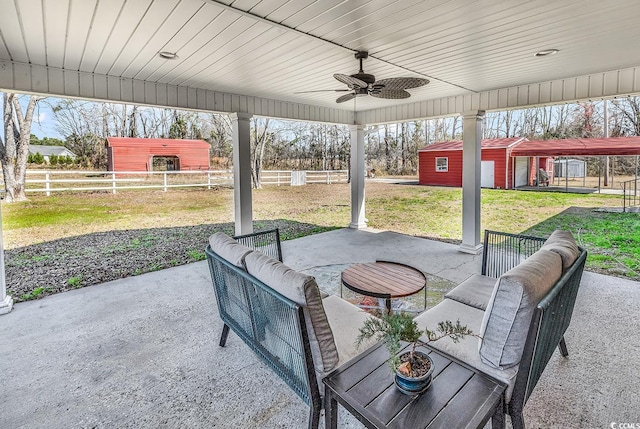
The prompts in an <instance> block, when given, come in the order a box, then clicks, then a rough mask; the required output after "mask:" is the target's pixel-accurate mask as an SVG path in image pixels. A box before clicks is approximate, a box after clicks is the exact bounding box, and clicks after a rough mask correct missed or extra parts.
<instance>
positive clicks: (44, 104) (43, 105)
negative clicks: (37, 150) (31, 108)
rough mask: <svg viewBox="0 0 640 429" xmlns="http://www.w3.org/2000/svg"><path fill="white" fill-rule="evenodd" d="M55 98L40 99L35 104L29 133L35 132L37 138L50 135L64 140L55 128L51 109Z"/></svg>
mask: <svg viewBox="0 0 640 429" xmlns="http://www.w3.org/2000/svg"><path fill="white" fill-rule="evenodd" d="M57 100H58V99H56V98H47V99H45V100H42V101H40V102H39V103H38V105H37V106H36V110H35V112H34V113H33V123H32V124H31V134H35V135H36V136H37V137H38V138H39V139H41V138H43V137H50V138H58V139H61V140H64V136H62V135H61V134H60V133H59V132H58V130H57V129H56V121H55V117H54V115H53V112H52V111H51V104H55V103H56V102H57ZM25 107H26V102H25V103H23V108H25Z"/></svg>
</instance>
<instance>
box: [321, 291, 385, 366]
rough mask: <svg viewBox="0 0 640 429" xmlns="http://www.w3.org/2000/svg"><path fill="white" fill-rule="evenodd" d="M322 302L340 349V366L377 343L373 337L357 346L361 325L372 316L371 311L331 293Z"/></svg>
mask: <svg viewBox="0 0 640 429" xmlns="http://www.w3.org/2000/svg"><path fill="white" fill-rule="evenodd" d="M322 302H323V304H324V311H325V312H326V314H327V319H328V320H329V325H331V330H332V331H333V339H334V340H335V343H336V347H337V349H338V357H339V358H340V361H339V363H338V366H339V365H342V364H343V363H345V362H346V361H348V360H349V359H351V358H352V357H354V356H355V355H357V354H359V353H360V352H362V351H364V350H366V349H367V347H368V346H370V345H372V344H374V343H376V341H375V339H371V340H370V341H367V342H364V343H363V344H361V345H360V347H356V338H358V334H359V333H360V331H359V330H360V327H361V326H362V325H363V324H364V321H365V320H367V319H368V318H369V317H372V316H370V315H369V313H367V312H366V311H363V310H361V309H360V308H358V307H356V306H355V305H353V304H351V303H349V302H347V301H345V300H344V299H342V298H340V297H338V296H336V295H330V296H328V297H327V298H325V299H323V300H322Z"/></svg>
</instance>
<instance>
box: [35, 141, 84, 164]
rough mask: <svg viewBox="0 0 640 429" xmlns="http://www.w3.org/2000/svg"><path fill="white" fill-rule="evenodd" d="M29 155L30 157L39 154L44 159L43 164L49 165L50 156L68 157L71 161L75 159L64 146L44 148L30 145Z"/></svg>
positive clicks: (43, 146) (44, 146) (74, 155)
mask: <svg viewBox="0 0 640 429" xmlns="http://www.w3.org/2000/svg"><path fill="white" fill-rule="evenodd" d="M29 153H30V154H31V155H35V154H36V153H39V154H40V155H42V156H43V157H44V160H45V162H46V163H47V164H48V163H49V157H50V156H51V155H56V156H58V157H60V156H69V157H71V158H72V159H75V158H76V154H75V153H73V152H71V151H70V150H69V149H67V148H66V147H64V146H46V145H38V144H30V145H29Z"/></svg>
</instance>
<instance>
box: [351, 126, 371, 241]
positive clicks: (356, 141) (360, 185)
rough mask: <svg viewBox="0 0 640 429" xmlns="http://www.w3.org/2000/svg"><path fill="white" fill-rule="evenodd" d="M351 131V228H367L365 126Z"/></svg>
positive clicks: (353, 127)
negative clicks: (365, 212) (365, 209)
mask: <svg viewBox="0 0 640 429" xmlns="http://www.w3.org/2000/svg"><path fill="white" fill-rule="evenodd" d="M349 129H350V130H351V224H350V225H349V227H350V228H354V229H361V228H366V227H367V219H365V217H364V168H365V165H364V125H350V126H349Z"/></svg>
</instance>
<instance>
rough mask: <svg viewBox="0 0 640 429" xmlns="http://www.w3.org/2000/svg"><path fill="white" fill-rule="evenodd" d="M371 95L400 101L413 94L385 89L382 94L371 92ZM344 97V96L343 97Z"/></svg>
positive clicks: (400, 90)
mask: <svg viewBox="0 0 640 429" xmlns="http://www.w3.org/2000/svg"><path fill="white" fill-rule="evenodd" d="M370 95H371V96H372V97H376V98H387V99H390V100H399V99H401V98H409V97H411V94H409V93H408V92H407V91H405V90H404V89H387V88H385V89H383V90H382V91H380V92H377V93H376V92H371V93H370ZM343 97H344V96H343Z"/></svg>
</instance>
